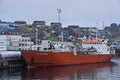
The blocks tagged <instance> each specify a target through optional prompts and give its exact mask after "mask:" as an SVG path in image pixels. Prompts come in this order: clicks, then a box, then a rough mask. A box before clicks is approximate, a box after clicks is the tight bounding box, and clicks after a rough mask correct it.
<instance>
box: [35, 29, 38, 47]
mask: <svg viewBox="0 0 120 80" xmlns="http://www.w3.org/2000/svg"><path fill="white" fill-rule="evenodd" d="M35 37H36V45H38V29H37V27H36V28H35Z"/></svg>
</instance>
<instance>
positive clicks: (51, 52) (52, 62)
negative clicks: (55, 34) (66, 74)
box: [21, 40, 115, 67]
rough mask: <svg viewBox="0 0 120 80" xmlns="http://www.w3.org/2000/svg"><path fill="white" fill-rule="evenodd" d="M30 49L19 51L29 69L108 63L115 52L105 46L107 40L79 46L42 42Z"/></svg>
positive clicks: (84, 43)
mask: <svg viewBox="0 0 120 80" xmlns="http://www.w3.org/2000/svg"><path fill="white" fill-rule="evenodd" d="M31 48H32V50H22V51H21V53H22V55H23V57H24V58H25V60H26V62H27V63H28V66H30V67H50V66H62V65H74V64H85V63H97V62H108V61H110V60H111V59H112V58H113V57H114V56H115V50H114V49H113V48H112V47H110V46H107V40H83V41H82V45H81V46H76V45H74V44H73V43H71V42H52V41H50V40H43V41H42V44H41V45H35V46H32V47H31Z"/></svg>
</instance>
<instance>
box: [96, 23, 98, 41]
mask: <svg viewBox="0 0 120 80" xmlns="http://www.w3.org/2000/svg"><path fill="white" fill-rule="evenodd" d="M97 36H98V34H97V22H96V40H97V39H98V37H97Z"/></svg>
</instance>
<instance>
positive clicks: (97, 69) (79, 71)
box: [0, 59, 120, 80]
mask: <svg viewBox="0 0 120 80" xmlns="http://www.w3.org/2000/svg"><path fill="white" fill-rule="evenodd" d="M112 61H113V62H108V63H95V64H84V65H74V66H61V67H50V68H35V69H30V70H27V69H10V70H0V79H1V80H13V79H14V80H120V59H114V60H112Z"/></svg>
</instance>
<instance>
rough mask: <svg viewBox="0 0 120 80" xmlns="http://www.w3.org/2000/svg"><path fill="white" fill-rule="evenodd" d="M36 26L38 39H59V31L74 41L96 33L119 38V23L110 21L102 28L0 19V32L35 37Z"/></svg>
mask: <svg viewBox="0 0 120 80" xmlns="http://www.w3.org/2000/svg"><path fill="white" fill-rule="evenodd" d="M35 28H37V30H38V31H37V33H38V35H37V37H38V38H39V39H53V40H60V38H61V32H64V40H70V41H75V40H77V39H78V41H79V39H83V38H85V37H86V38H95V37H96V33H97V37H98V38H108V39H119V38H120V24H119V25H117V24H116V23H112V24H111V25H110V26H105V28H104V29H103V30H99V29H97V28H96V27H91V26H86V27H80V26H79V25H75V24H73V25H68V26H62V23H59V22H51V23H50V24H49V25H47V24H46V22H45V21H33V23H32V24H27V22H26V21H15V22H5V21H1V20H0V34H19V35H23V36H29V37H31V38H32V39H34V38H35V32H36V29H35Z"/></svg>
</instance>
